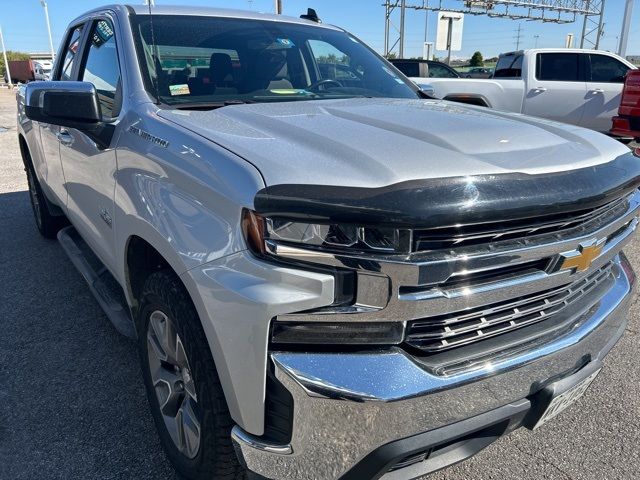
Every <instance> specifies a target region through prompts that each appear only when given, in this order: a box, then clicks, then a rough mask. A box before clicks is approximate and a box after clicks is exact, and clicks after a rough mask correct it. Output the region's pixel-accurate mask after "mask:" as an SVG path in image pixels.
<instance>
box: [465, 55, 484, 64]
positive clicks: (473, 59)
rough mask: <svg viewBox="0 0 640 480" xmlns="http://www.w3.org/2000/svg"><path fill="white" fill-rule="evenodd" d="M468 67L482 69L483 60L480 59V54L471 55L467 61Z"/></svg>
mask: <svg viewBox="0 0 640 480" xmlns="http://www.w3.org/2000/svg"><path fill="white" fill-rule="evenodd" d="M469 65H470V66H472V67H482V66H483V65H484V60H483V59H482V53H480V52H476V53H474V54H473V55H471V60H469Z"/></svg>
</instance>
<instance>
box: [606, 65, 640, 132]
mask: <svg viewBox="0 0 640 480" xmlns="http://www.w3.org/2000/svg"><path fill="white" fill-rule="evenodd" d="M611 134H612V135H616V136H620V137H633V138H635V139H636V141H639V140H640V70H630V71H629V73H627V77H626V79H625V82H624V89H623V91H622V99H621V101H620V107H619V108H618V115H617V116H615V117H613V128H612V129H611Z"/></svg>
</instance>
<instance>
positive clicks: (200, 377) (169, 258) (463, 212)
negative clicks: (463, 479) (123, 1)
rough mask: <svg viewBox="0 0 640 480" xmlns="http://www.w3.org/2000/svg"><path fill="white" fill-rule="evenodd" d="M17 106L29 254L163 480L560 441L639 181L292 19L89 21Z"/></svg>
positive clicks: (145, 16) (388, 477) (591, 152)
mask: <svg viewBox="0 0 640 480" xmlns="http://www.w3.org/2000/svg"><path fill="white" fill-rule="evenodd" d="M18 103H19V105H18V107H19V109H18V135H19V143H20V148H21V152H22V156H23V159H24V164H25V169H26V173H27V177H28V181H29V191H30V197H31V201H32V204H33V211H34V215H35V219H36V223H37V227H38V229H39V231H40V232H41V233H42V235H44V236H45V237H47V238H55V237H56V236H57V238H58V240H59V242H60V243H61V245H62V247H63V248H64V250H65V251H66V252H67V253H68V255H69V257H70V258H71V260H72V261H73V263H74V264H75V265H76V266H77V268H78V269H79V270H80V271H81V272H82V274H83V275H84V277H85V278H86V279H87V281H88V283H89V287H90V288H91V290H92V292H93V293H94V294H95V295H96V298H97V300H98V302H99V303H100V305H101V306H102V307H103V308H104V310H105V312H106V314H107V316H108V317H109V318H110V319H111V321H112V322H113V324H114V325H115V327H116V328H117V329H118V330H119V331H120V332H122V333H124V334H125V335H128V336H130V337H132V338H134V339H135V341H136V342H137V348H138V349H139V352H140V362H141V365H142V373H143V379H144V383H145V385H146V388H147V392H148V400H149V405H150V408H151V411H152V413H153V418H154V420H155V423H156V426H157V430H158V434H159V437H160V439H161V443H162V445H163V446H164V448H165V450H166V452H167V455H168V457H169V458H170V459H171V461H172V462H173V464H174V465H175V467H176V469H177V470H178V471H179V473H180V474H181V475H183V476H184V477H185V478H188V479H204V478H216V479H236V478H253V477H255V478H270V479H299V480H303V479H320V480H324V479H326V480H329V479H337V478H341V479H357V480H363V479H378V478H383V479H385V480H393V479H408V478H416V477H419V476H421V475H423V474H426V473H429V472H431V471H434V470H436V469H439V468H442V467H445V466H447V465H450V464H452V463H455V462H457V461H460V460H462V459H465V458H467V457H469V456H471V455H473V454H474V453H476V452H478V451H479V450H481V449H482V448H484V447H485V446H487V445H488V444H490V443H491V442H492V441H493V440H495V439H496V438H498V437H500V436H501V435H503V434H506V433H508V432H510V431H512V430H513V429H515V428H518V427H521V426H523V427H527V428H536V427H538V426H540V425H542V424H543V423H545V422H546V421H548V420H550V419H551V418H553V417H554V416H556V415H557V414H559V413H560V412H561V411H562V410H563V409H564V408H566V407H567V406H568V405H570V404H571V403H573V402H574V401H576V400H577V399H578V398H579V397H580V395H581V394H582V393H584V391H585V389H586V388H587V387H588V385H589V383H590V382H591V381H592V380H593V379H594V377H595V376H596V375H597V374H598V372H600V370H601V368H602V366H603V359H604V357H605V355H606V354H607V353H608V352H609V350H610V349H611V348H612V347H613V346H614V345H615V343H616V342H617V341H618V339H619V338H620V337H621V335H622V333H623V331H624V329H625V325H626V315H627V312H628V307H629V303H630V299H631V298H632V291H633V287H634V283H635V276H634V273H633V271H632V270H631V268H630V266H629V263H628V261H627V260H626V258H625V257H624V255H623V253H622V251H621V250H622V248H623V247H624V245H625V244H626V243H627V242H629V240H630V239H631V238H632V235H633V233H634V231H635V230H636V227H637V224H638V214H639V212H640V192H639V191H638V186H639V185H640V159H638V158H637V157H636V156H634V154H633V153H632V152H631V151H630V150H629V149H627V148H626V147H624V146H623V145H621V144H619V143H618V142H616V141H614V140H612V139H610V138H607V137H606V136H604V135H601V134H598V133H596V132H593V131H590V130H586V129H581V128H578V127H569V126H564V125H561V124H558V123H554V122H551V121H545V120H540V119H531V118H528V117H525V116H521V115H512V114H507V113H500V112H497V111H492V110H488V109H486V108H481V107H474V106H468V105H461V104H455V103H447V102H444V101H440V100H433V99H428V98H425V97H424V94H422V92H420V91H418V90H417V88H416V87H415V86H414V85H413V84H412V83H411V82H410V81H409V80H408V79H407V78H405V77H404V76H403V75H401V74H400V73H399V72H398V71H397V70H395V69H394V67H392V66H391V65H390V64H389V63H387V62H386V61H385V60H383V59H382V58H381V57H380V56H378V55H377V54H375V53H374V52H373V51H372V50H371V49H370V48H368V47H367V46H366V45H364V44H363V43H361V42H360V41H359V40H358V39H357V38H355V37H354V36H352V35H350V34H349V33H347V32H345V31H344V30H342V29H340V28H337V27H334V26H330V25H325V24H322V23H320V22H319V20H318V18H317V16H316V15H315V13H314V12H313V11H309V12H308V14H306V15H304V16H303V18H301V19H298V18H288V17H282V16H272V15H262V14H254V13H249V12H239V11H230V10H214V9H191V8H171V7H158V8H155V9H153V10H152V12H151V13H150V11H149V10H148V9H147V7H142V6H134V7H127V6H111V7H104V8H101V9H98V10H94V11H91V12H89V13H87V14H85V15H83V16H81V17H79V18H77V19H76V20H74V21H73V22H71V24H70V27H69V29H68V30H67V33H66V35H65V37H64V41H63V44H62V46H61V48H60V50H59V53H58V56H57V62H56V64H55V67H54V69H53V72H52V81H50V82H37V83H33V84H29V85H27V86H26V87H24V88H22V89H21V90H20V91H19V94H18ZM68 321H72V320H68ZM603 375H606V373H603ZM114 441H117V439H114Z"/></svg>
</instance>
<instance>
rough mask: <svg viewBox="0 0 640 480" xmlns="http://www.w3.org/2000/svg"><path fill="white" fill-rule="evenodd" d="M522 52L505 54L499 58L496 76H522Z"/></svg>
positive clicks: (494, 75) (494, 74)
mask: <svg viewBox="0 0 640 480" xmlns="http://www.w3.org/2000/svg"><path fill="white" fill-rule="evenodd" d="M522 57H523V55H522V54H519V55H503V56H501V57H500V58H499V59H498V63H497V64H496V69H495V71H494V73H493V77H494V78H522Z"/></svg>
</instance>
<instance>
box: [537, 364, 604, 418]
mask: <svg viewBox="0 0 640 480" xmlns="http://www.w3.org/2000/svg"><path fill="white" fill-rule="evenodd" d="M601 370H602V366H601V365H590V366H587V367H585V368H583V369H582V370H581V371H579V372H577V373H576V374H574V375H571V376H569V377H567V378H564V379H562V380H559V381H557V382H553V383H551V384H549V385H547V386H546V387H545V388H544V389H542V391H541V392H539V393H538V394H536V395H535V397H534V399H533V409H532V412H531V413H532V415H529V418H530V419H531V421H529V422H527V423H528V425H527V427H528V428H530V429H531V430H536V429H537V428H540V427H541V426H542V425H544V424H545V423H547V422H549V421H550V420H552V419H554V418H555V417H556V416H558V415H559V414H560V413H561V412H563V411H564V410H566V409H567V408H569V407H570V406H571V405H573V404H574V403H576V402H577V401H578V400H579V399H580V398H581V397H582V396H583V395H584V394H585V392H586V391H587V389H588V388H589V385H591V383H592V382H593V381H594V380H595V378H596V377H597V376H598V374H599V373H600V371H601Z"/></svg>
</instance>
